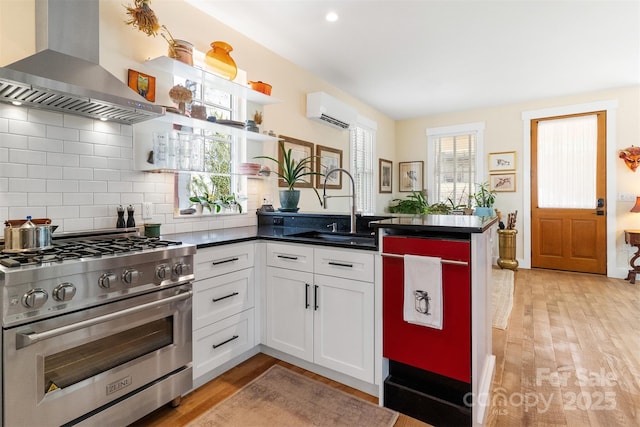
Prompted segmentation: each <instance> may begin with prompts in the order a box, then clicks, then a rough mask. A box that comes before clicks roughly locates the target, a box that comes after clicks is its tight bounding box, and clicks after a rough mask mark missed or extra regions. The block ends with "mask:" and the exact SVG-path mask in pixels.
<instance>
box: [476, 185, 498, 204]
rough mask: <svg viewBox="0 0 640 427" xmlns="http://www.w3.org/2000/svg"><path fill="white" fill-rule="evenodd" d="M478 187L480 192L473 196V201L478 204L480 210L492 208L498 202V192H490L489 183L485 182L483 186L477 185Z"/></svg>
mask: <svg viewBox="0 0 640 427" xmlns="http://www.w3.org/2000/svg"><path fill="white" fill-rule="evenodd" d="M476 185H477V187H478V191H476V192H475V193H474V194H473V195H472V196H473V200H474V201H475V203H476V206H477V207H480V208H491V207H493V204H494V203H495V201H496V194H497V193H496V191H495V190H489V183H488V182H483V183H481V184H476Z"/></svg>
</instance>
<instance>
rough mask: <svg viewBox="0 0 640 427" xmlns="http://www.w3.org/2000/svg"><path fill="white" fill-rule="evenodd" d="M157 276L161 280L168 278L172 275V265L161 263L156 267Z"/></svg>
mask: <svg viewBox="0 0 640 427" xmlns="http://www.w3.org/2000/svg"><path fill="white" fill-rule="evenodd" d="M156 277H157V278H158V279H160V280H164V279H168V278H169V277H171V267H169V266H168V265H167V264H160V265H159V266H157V267H156Z"/></svg>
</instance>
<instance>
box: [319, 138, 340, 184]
mask: <svg viewBox="0 0 640 427" xmlns="http://www.w3.org/2000/svg"><path fill="white" fill-rule="evenodd" d="M341 167H342V150H339V149H337V148H331V147H325V146H324V145H316V172H320V173H321V174H322V175H316V188H323V185H324V180H325V178H326V179H327V188H331V189H341V188H342V174H341V173H337V172H334V173H332V174H331V175H330V176H326V173H327V172H328V171H329V170H331V169H334V168H341Z"/></svg>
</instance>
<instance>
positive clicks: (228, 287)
mask: <svg viewBox="0 0 640 427" xmlns="http://www.w3.org/2000/svg"><path fill="white" fill-rule="evenodd" d="M254 251H255V249H254V244H253V243H238V244H231V245H225V246H219V247H213V248H204V249H199V250H198V252H197V254H196V257H195V264H196V265H195V272H196V273H195V274H196V280H195V282H194V284H193V378H194V380H195V379H197V378H199V377H203V376H205V375H207V374H208V373H209V372H211V371H212V370H214V369H215V368H217V367H218V366H220V365H222V364H223V363H225V362H227V361H229V360H231V359H233V358H234V357H236V356H239V355H241V354H242V353H244V352H246V351H248V350H250V349H251V348H253V347H254V346H255V345H256V339H255V333H256V332H255V331H256V326H255V317H256V314H255V280H254V266H253V264H254V261H253V260H254Z"/></svg>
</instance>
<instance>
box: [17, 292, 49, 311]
mask: <svg viewBox="0 0 640 427" xmlns="http://www.w3.org/2000/svg"><path fill="white" fill-rule="evenodd" d="M48 298H49V295H48V294H47V291H45V290H44V289H42V288H35V289H29V290H28V291H27V293H25V294H24V295H23V296H22V304H23V305H24V306H25V307H28V308H40V307H42V306H43V305H44V303H45V302H47V299H48Z"/></svg>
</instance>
